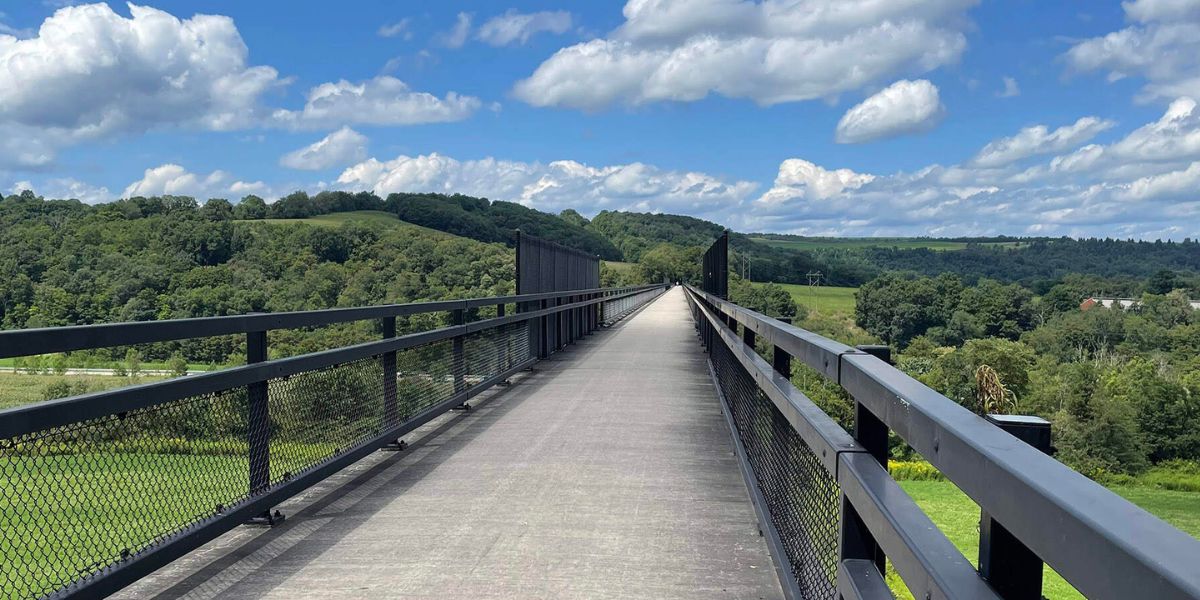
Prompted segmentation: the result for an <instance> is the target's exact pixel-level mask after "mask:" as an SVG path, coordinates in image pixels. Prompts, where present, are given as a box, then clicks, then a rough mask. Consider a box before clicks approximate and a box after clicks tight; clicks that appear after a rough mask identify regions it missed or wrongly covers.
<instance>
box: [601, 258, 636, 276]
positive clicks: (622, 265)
mask: <svg viewBox="0 0 1200 600" xmlns="http://www.w3.org/2000/svg"><path fill="white" fill-rule="evenodd" d="M602 262H603V263H604V264H606V265H608V266H609V268H611V269H612V270H614V271H616V272H618V273H631V272H633V270H634V269H636V268H637V264H636V263H631V262H621V261H617V260H606V261H602Z"/></svg>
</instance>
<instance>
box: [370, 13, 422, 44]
mask: <svg viewBox="0 0 1200 600" xmlns="http://www.w3.org/2000/svg"><path fill="white" fill-rule="evenodd" d="M411 22H412V19H409V18H403V19H400V20H399V21H396V22H395V23H385V24H383V25H381V26H380V27H379V31H377V32H376V33H378V34H379V37H386V38H390V37H403V38H404V39H406V40H411V39H412V35H413V34H412V31H411V30H410V29H409V28H408V27H409V25H410V24H411Z"/></svg>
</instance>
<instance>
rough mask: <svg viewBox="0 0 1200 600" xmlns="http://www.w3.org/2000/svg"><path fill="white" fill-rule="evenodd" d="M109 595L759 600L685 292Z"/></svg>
mask: <svg viewBox="0 0 1200 600" xmlns="http://www.w3.org/2000/svg"><path fill="white" fill-rule="evenodd" d="M477 400H479V403H478V406H477V407H476V408H475V409H474V410H472V411H470V412H469V413H456V414H453V415H450V416H447V417H444V418H443V419H441V420H440V421H435V422H434V423H432V424H430V425H428V426H426V427H425V428H424V429H422V430H421V431H419V432H417V433H416V434H415V435H414V436H412V437H410V438H408V440H409V441H410V443H411V446H410V448H409V450H406V451H404V452H402V453H377V454H376V455H374V456H372V457H371V458H369V459H366V460H364V461H362V462H360V463H359V464H357V465H355V466H354V467H352V468H351V469H348V470H347V471H344V472H343V473H341V474H339V475H338V476H336V477H334V478H331V479H330V480H328V481H327V482H325V483H324V484H322V485H321V486H318V487H317V488H314V489H313V490H311V491H310V492H308V493H306V494H305V495H303V496H301V497H298V498H295V499H293V500H292V501H290V502H289V504H288V505H285V506H284V507H283V509H284V511H285V512H287V513H288V515H289V518H288V520H287V522H286V523H284V524H283V525H282V526H280V527H276V528H274V529H270V530H265V529H254V528H245V527H243V528H239V529H238V530H236V531H234V532H231V533H230V534H228V535H226V536H224V537H222V538H221V539H218V540H216V541H214V542H213V543H211V544H209V545H208V546H206V547H204V548H203V549H201V550H200V551H198V552H196V553H194V554H193V555H191V556H188V557H186V558H184V559H182V560H180V561H177V563H176V564H174V565H172V566H171V567H168V568H167V569H164V570H163V571H161V572H159V573H157V574H155V575H154V576H152V577H151V578H149V579H147V580H144V581H142V582H139V583H138V584H136V585H135V586H134V587H132V588H130V589H128V590H126V592H125V593H124V594H123V595H124V596H127V597H139V598H145V597H157V598H173V597H183V596H186V597H188V598H368V597H391V598H436V599H438V600H445V599H447V598H777V597H779V596H780V595H781V592H780V589H779V584H778V582H777V580H776V577H775V572H774V569H773V567H772V564H771V559H770V556H769V555H768V552H767V548H766V544H765V543H764V541H763V539H762V538H761V537H760V536H759V535H758V528H757V523H756V520H755V515H754V511H753V508H752V506H751V504H750V501H749V499H748V495H747V492H746V488H745V485H744V484H743V481H742V478H741V475H740V474H739V472H738V466H737V459H736V458H735V456H734V454H733V449H732V444H731V442H730V439H729V434H728V431H727V429H726V426H725V423H724V420H723V417H722V416H721V412H720V407H719V406H718V404H717V401H716V398H715V392H714V389H713V387H712V384H711V381H710V379H709V376H708V373H707V370H706V367H705V364H704V355H703V354H702V352H701V350H700V348H699V345H698V344H697V343H696V339H695V335H694V332H693V329H692V325H691V321H690V317H689V315H688V312H687V307H686V304H685V301H684V297H683V292H682V290H681V289H680V288H675V289H673V290H671V291H670V292H668V293H667V294H666V295H664V296H663V297H661V298H660V299H658V300H657V301H656V302H654V303H653V304H651V305H650V306H648V307H647V308H645V309H644V310H643V311H642V312H640V313H638V314H637V315H635V316H633V317H631V318H630V319H627V320H626V321H625V322H623V323H621V324H619V325H618V326H616V327H614V328H612V329H608V330H604V331H601V332H598V333H596V334H595V335H592V336H590V337H587V338H585V339H584V340H581V341H580V342H578V343H576V344H575V345H574V346H572V347H570V348H568V349H566V350H564V351H562V352H560V353H558V354H556V355H554V356H553V357H552V358H551V359H550V360H547V361H543V362H542V363H539V364H538V366H537V367H536V368H535V371H534V372H533V373H529V374H524V375H523V376H521V377H519V378H515V379H514V385H513V386H511V387H508V388H498V389H497V390H496V391H494V392H492V393H489V394H485V395H484V396H482V397H481V398H479V399H477Z"/></svg>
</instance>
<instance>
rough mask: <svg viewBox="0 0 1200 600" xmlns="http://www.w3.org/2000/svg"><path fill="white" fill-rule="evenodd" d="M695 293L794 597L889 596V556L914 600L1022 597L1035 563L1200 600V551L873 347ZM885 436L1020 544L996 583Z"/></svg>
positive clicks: (999, 555) (1101, 582) (996, 571)
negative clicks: (907, 482) (795, 365)
mask: <svg viewBox="0 0 1200 600" xmlns="http://www.w3.org/2000/svg"><path fill="white" fill-rule="evenodd" d="M686 295H687V298H688V302H689V305H690V306H691V309H692V313H693V316H694V317H695V320H696V326H697V329H698V330H699V332H700V335H701V340H702V342H703V344H704V345H705V347H706V348H707V350H708V351H709V357H710V361H711V364H712V368H713V372H714V377H715V381H716V384H717V386H718V389H719V391H720V393H721V396H722V404H723V407H724V410H725V411H726V414H727V417H728V419H729V421H730V426H731V429H732V431H733V433H734V438H735V442H736V444H735V445H736V447H737V449H738V454H739V457H740V458H741V459H742V464H743V470H744V472H745V474H746V476H747V481H748V483H749V484H750V488H751V495H752V497H753V499H754V501H755V506H756V509H757V510H758V512H759V518H760V521H761V523H762V525H763V531H764V535H766V536H767V539H768V541H769V543H770V546H771V549H772V554H773V555H774V557H775V559H776V562H777V565H776V566H777V568H778V570H779V571H780V574H781V577H780V580H781V583H782V584H783V586H784V589H785V592H786V593H787V595H788V596H789V597H791V598H839V597H840V598H891V597H892V594H891V592H890V591H889V588H888V587H887V585H885V581H884V577H883V574H884V572H885V571H884V565H885V561H890V563H891V564H892V565H893V566H894V568H895V570H896V572H897V573H898V574H899V576H900V578H901V579H902V580H903V581H904V583H905V585H907V587H908V588H909V590H910V591H911V592H912V593H913V596H914V597H915V598H918V599H920V598H926V599H930V598H1005V599H1016V598H1023V597H1028V596H1024V595H1022V594H1025V593H1028V589H1029V588H1028V586H1027V585H1025V584H1027V583H1028V582H1014V581H1010V580H1009V578H1012V577H1020V576H1023V575H1022V572H1023V570H1022V569H1010V568H1004V567H1005V565H1006V564H1010V563H1015V562H1017V561H1023V560H1024V559H1025V556H1024V553H1031V555H1033V556H1035V557H1036V558H1037V559H1040V561H1044V562H1045V564H1047V565H1049V566H1050V567H1051V568H1053V569H1054V570H1055V571H1057V572H1058V574H1060V575H1061V576H1062V577H1063V578H1064V579H1066V581H1067V582H1068V583H1070V584H1071V585H1073V586H1074V587H1075V588H1076V589H1077V590H1078V591H1079V592H1080V593H1082V594H1083V595H1084V596H1086V597H1088V598H1113V599H1125V598H1156V599H1157V598H1164V599H1165V598H1171V599H1176V598H1179V599H1182V598H1191V599H1195V598H1200V541H1197V540H1196V539H1194V538H1192V537H1191V536H1189V535H1187V534H1186V533H1184V532H1182V531H1180V530H1178V529H1176V528H1174V527H1172V526H1170V525H1168V524H1167V523H1165V522H1163V521H1161V520H1159V519H1158V518H1156V517H1154V516H1153V515H1151V514H1149V513H1147V512H1146V511H1144V510H1142V509H1141V508H1138V507H1137V506H1135V505H1133V504H1132V503H1130V502H1128V501H1126V500H1124V499H1123V498H1121V497H1120V496H1118V495H1116V494H1114V493H1112V492H1110V491H1109V490H1107V489H1105V488H1104V487H1103V486H1101V485H1099V484H1097V483H1095V482H1093V481H1091V480H1089V479H1088V478H1086V477H1084V476H1083V475H1081V474H1079V473H1077V472H1075V471H1073V470H1071V469H1070V468H1068V467H1066V466H1065V465H1063V464H1062V463H1060V462H1058V461H1056V460H1054V459H1053V458H1051V457H1049V456H1047V455H1045V454H1043V453H1042V452H1041V451H1039V450H1038V449H1036V448H1034V447H1033V446H1030V445H1029V444H1027V443H1025V442H1024V441H1022V440H1020V439H1018V438H1017V437H1014V436H1013V435H1010V434H1009V433H1007V432H1005V431H1004V430H1001V429H1000V428H998V427H997V426H995V425H993V424H992V423H990V422H988V421H987V420H985V419H983V418H981V417H979V416H977V415H975V414H974V413H972V412H970V411H969V410H967V409H965V408H963V407H962V406H960V405H958V404H957V403H955V402H953V401H952V400H950V399H948V398H946V397H945V396H942V395H940V394H938V393H937V392H935V391H933V390H931V389H929V388H928V387H926V386H924V385H923V384H921V383H920V382H918V381H916V380H914V379H912V378H911V377H908V376H907V375H905V374H904V373H903V372H901V371H899V370H897V369H895V368H894V367H892V366H891V365H889V364H887V363H886V362H884V361H883V360H880V359H879V358H877V357H876V356H873V355H872V354H870V353H868V352H866V351H863V350H861V349H857V348H853V347H850V346H847V345H844V344H841V343H838V342H835V341H833V340H829V339H827V338H824V337H821V336H819V335H817V334H814V333H811V332H809V331H805V330H803V329H799V328H796V327H793V326H791V325H788V324H786V323H783V322H781V321H778V320H776V319H773V318H770V317H767V316H764V315H762V314H759V313H757V312H754V311H752V310H748V309H746V308H743V307H741V306H738V305H737V304H734V303H732V302H729V301H727V300H724V299H722V298H719V297H717V296H716V295H714V294H710V293H707V292H704V291H701V290H698V289H695V288H692V287H690V286H689V287H688V288H687V294H686ZM739 329H740V335H739ZM759 340H762V341H764V342H765V343H766V345H767V347H768V348H769V349H770V350H771V352H772V353H773V354H772V359H773V360H772V362H771V363H768V362H767V360H765V359H764V358H763V357H761V356H760V355H759V354H758V353H757V351H756V349H755V345H756V343H758V341H759ZM793 358H794V359H796V360H799V361H801V362H802V363H804V364H805V365H807V366H808V367H811V368H812V369H814V370H816V371H817V372H819V373H821V374H822V375H823V376H825V377H826V378H828V379H830V380H832V381H834V382H836V383H838V384H839V385H840V386H841V387H842V388H843V389H845V390H846V391H847V392H849V393H850V395H851V396H852V397H853V399H854V401H855V404H856V426H855V431H854V434H853V435H851V434H850V433H848V432H846V431H845V430H844V429H842V428H841V426H839V425H838V424H837V423H836V422H835V421H834V420H833V419H832V418H830V417H829V416H828V415H826V414H825V413H824V412H822V411H821V410H820V409H819V408H818V407H817V406H816V405H815V404H814V403H813V402H812V401H811V400H810V399H809V398H808V397H806V396H805V395H804V394H803V393H801V392H800V391H799V390H797V389H796V388H795V387H794V386H793V385H792V383H791V381H790V374H791V360H792V359H793ZM889 431H892V432H895V433H896V434H897V435H898V436H899V437H900V438H902V439H903V440H904V441H905V442H907V443H908V444H909V445H910V446H911V447H912V448H913V449H914V450H916V451H917V452H918V453H920V454H921V455H922V456H923V457H924V458H926V459H927V460H928V461H929V462H930V463H931V464H932V465H933V466H934V467H935V468H937V469H938V470H939V471H941V473H942V474H944V475H945V476H946V477H947V478H948V479H949V480H950V481H952V482H953V483H954V484H955V485H957V486H958V487H959V488H960V489H961V490H962V491H963V492H964V493H966V495H967V496H969V497H970V498H971V499H972V500H974V501H975V502H976V503H977V504H978V505H979V506H980V508H981V509H982V511H983V512H984V513H985V514H986V515H987V516H988V517H987V518H989V519H990V520H993V521H994V523H993V526H995V525H996V524H999V525H1001V526H1002V527H1003V530H1004V532H1005V533H1004V535H1005V536H1007V537H1009V538H1011V539H1010V540H1009V542H1008V543H1004V544H998V543H992V545H991V546H990V547H988V548H986V552H981V554H984V555H987V560H988V561H989V563H990V564H991V565H993V566H996V567H997V568H993V569H990V571H989V573H990V578H988V579H985V578H984V577H983V576H981V575H980V572H979V571H977V570H976V568H975V567H974V566H973V565H972V564H971V563H970V561H968V560H967V559H966V558H965V557H964V556H963V554H962V553H961V552H959V550H958V549H957V548H955V546H954V545H953V544H952V543H951V542H950V541H949V540H948V539H947V538H946V536H945V535H944V534H943V533H942V531H941V530H939V529H938V528H937V527H936V526H935V525H934V523H933V522H932V521H931V520H930V518H929V516H928V515H926V514H925V513H924V512H922V511H921V510H920V508H918V507H917V505H916V504H915V503H914V501H913V500H912V498H911V497H909V496H908V494H906V493H905V492H904V491H903V490H902V489H901V488H900V487H899V485H898V484H897V483H896V482H895V481H894V480H893V479H892V478H891V476H890V475H889V474H888V471H887V464H886V460H887V443H888V442H887V440H888V432H889ZM981 539H984V538H981ZM981 543H987V542H981ZM981 550H984V549H983V548H981ZM1035 566H1036V571H1037V581H1036V582H1035V586H1034V588H1035V589H1034V591H1033V594H1035V595H1034V596H1033V597H1035V598H1036V597H1040V595H1041V594H1040V577H1041V565H1040V563H1038V564H1036V565H1035ZM1016 590H1025V591H1023V592H1022V591H1016Z"/></svg>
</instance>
